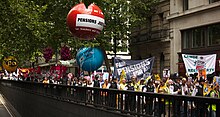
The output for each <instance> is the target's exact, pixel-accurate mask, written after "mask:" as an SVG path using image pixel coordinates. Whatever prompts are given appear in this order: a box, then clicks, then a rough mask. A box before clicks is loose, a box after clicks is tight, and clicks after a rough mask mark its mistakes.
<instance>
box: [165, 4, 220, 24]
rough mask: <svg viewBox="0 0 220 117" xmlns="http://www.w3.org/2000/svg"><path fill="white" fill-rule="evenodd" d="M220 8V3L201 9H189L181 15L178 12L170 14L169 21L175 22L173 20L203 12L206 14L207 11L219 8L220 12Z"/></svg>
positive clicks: (200, 7) (204, 6)
mask: <svg viewBox="0 0 220 117" xmlns="http://www.w3.org/2000/svg"><path fill="white" fill-rule="evenodd" d="M219 7H220V2H216V3H211V4H208V5H203V6H199V7H195V8H191V9H188V10H186V11H184V12H181V13H179V12H177V13H173V14H170V15H169V16H167V20H173V19H177V18H181V17H184V16H188V15H191V14H195V13H201V12H205V11H208V10H212V9H215V8H218V10H219Z"/></svg>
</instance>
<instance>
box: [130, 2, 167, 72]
mask: <svg viewBox="0 0 220 117" xmlns="http://www.w3.org/2000/svg"><path fill="white" fill-rule="evenodd" d="M169 4H170V3H169V0H161V2H160V4H159V5H158V6H157V7H156V8H155V9H156V10H155V13H154V15H152V17H149V18H148V20H149V21H148V23H147V24H146V25H142V26H141V27H138V28H137V29H135V30H133V31H132V32H131V37H132V38H131V42H130V52H131V56H132V59H145V58H149V57H152V56H154V57H155V62H154V66H153V72H154V73H159V74H161V75H162V71H163V70H164V69H169V68H170V38H171V37H170V24H169V22H168V20H167V19H166V17H167V16H168V15H169V13H170V5H169Z"/></svg>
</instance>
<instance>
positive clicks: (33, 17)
mask: <svg viewBox="0 0 220 117" xmlns="http://www.w3.org/2000/svg"><path fill="white" fill-rule="evenodd" d="M80 1H83V2H85V4H86V6H88V5H90V4H91V3H95V4H96V5H98V6H99V7H100V8H101V9H102V11H103V13H104V15H105V24H106V26H105V28H104V29H103V31H102V32H101V34H100V35H99V36H98V37H97V38H96V39H95V40H93V41H81V40H79V39H77V38H75V37H73V36H72V35H71V33H70V31H69V29H68V28H67V25H66V16H67V14H68V12H69V11H70V9H71V8H72V7H73V6H74V5H76V4H78V3H79V2H80ZM157 1H158V0H130V2H127V0H74V1H72V0H43V1H41V0H1V1H0V7H1V11H0V43H1V46H0V54H1V55H5V56H7V55H12V56H16V58H17V59H19V61H20V62H19V63H21V64H22V63H23V62H22V61H30V60H31V61H34V60H35V56H36V53H39V52H42V49H43V48H45V47H47V46H51V47H52V48H54V49H56V50H59V48H60V46H61V44H62V43H64V44H67V45H69V46H70V47H71V48H72V53H73V55H75V53H76V52H77V50H78V49H79V48H80V47H87V46H90V47H96V46H101V47H102V48H103V49H104V50H111V51H112V50H113V49H114V48H113V46H114V44H113V43H111V40H112V39H116V45H117V47H118V48H117V51H119V50H124V49H125V48H128V47H127V45H126V43H125V42H126V41H127V40H129V36H130V33H129V32H130V30H131V26H136V24H140V23H139V22H143V21H145V20H146V18H147V17H149V16H151V15H152V13H153V12H152V11H154V9H153V8H154V7H152V5H155V4H156V3H157ZM119 45H120V46H119ZM39 56H40V55H39Z"/></svg>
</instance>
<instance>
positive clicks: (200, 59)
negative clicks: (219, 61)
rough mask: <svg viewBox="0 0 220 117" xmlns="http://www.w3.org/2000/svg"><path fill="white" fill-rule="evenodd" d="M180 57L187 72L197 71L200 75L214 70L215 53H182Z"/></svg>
mask: <svg viewBox="0 0 220 117" xmlns="http://www.w3.org/2000/svg"><path fill="white" fill-rule="evenodd" d="M182 58H183V61H184V65H185V68H186V72H187V74H194V73H199V74H201V75H207V74H212V73H213V72H215V62H216V54H211V55H190V54H182ZM200 72H201V73H200ZM204 73H205V74H204Z"/></svg>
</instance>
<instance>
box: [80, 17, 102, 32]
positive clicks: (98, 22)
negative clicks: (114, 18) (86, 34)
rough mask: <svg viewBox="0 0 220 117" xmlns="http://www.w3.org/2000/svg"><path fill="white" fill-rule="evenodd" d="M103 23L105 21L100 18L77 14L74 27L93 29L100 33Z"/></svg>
mask: <svg viewBox="0 0 220 117" xmlns="http://www.w3.org/2000/svg"><path fill="white" fill-rule="evenodd" d="M104 23H105V20H104V19H103V18H101V17H97V16H93V15H89V14H77V18H76V27H87V28H94V29H97V30H100V31H101V30H102V29H103V24H104Z"/></svg>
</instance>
